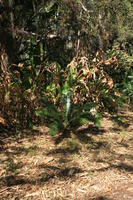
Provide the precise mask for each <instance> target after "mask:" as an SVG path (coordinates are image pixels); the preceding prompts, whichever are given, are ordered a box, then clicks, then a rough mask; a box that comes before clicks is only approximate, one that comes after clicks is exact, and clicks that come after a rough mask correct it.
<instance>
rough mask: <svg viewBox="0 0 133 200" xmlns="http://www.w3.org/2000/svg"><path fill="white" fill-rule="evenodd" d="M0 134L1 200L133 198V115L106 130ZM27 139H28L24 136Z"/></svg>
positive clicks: (106, 124)
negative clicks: (56, 133)
mask: <svg viewBox="0 0 133 200" xmlns="http://www.w3.org/2000/svg"><path fill="white" fill-rule="evenodd" d="M5 135H6V134H5V133H4V132H3V133H0V141H1V142H0V199H2V200H4V199H5V200H7V199H12V200H19V199H23V200H30V199H31V200H45V199H50V200H57V199H58V200H67V199H69V200H70V199H72V200H76V199H77V200H80V199H81V200H88V199H89V200H115V199H116V200H117V199H119V200H131V199H133V113H132V112H129V111H125V110H124V112H121V113H120V115H119V117H116V116H114V119H113V121H112V119H111V117H110V116H109V115H108V114H105V116H104V118H103V121H102V127H101V128H100V129H99V130H98V129H96V128H95V127H94V126H93V125H90V126H89V127H88V125H86V126H84V127H81V128H80V129H79V130H75V131H73V133H70V134H69V137H63V136H62V135H58V136H55V137H53V138H52V137H50V136H49V135H48V129H47V128H46V127H45V126H44V127H39V128H36V130H34V131H32V132H30V131H27V130H24V131H22V132H20V133H19V134H17V136H15V135H14V136H12V137H5ZM22 136H23V137H22Z"/></svg>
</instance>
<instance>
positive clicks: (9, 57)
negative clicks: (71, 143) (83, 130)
mask: <svg viewBox="0 0 133 200" xmlns="http://www.w3.org/2000/svg"><path fill="white" fill-rule="evenodd" d="M0 24H1V25H0V48H1V50H0V100H1V104H0V112H1V113H0V115H1V116H2V117H3V118H4V119H6V120H7V124H8V125H18V126H19V125H21V126H24V127H25V126H27V127H30V128H32V127H33V124H36V123H38V122H39V121H40V118H39V116H41V120H42V122H44V121H45V122H46V123H49V124H50V127H51V134H52V135H53V134H55V133H56V132H60V131H64V130H65V129H70V128H71V127H75V126H80V125H82V124H84V123H86V122H87V121H88V120H90V121H92V122H93V123H95V124H96V125H97V126H99V125H100V115H101V114H102V111H103V110H107V111H108V112H110V113H111V112H116V111H117V108H118V106H119V105H121V103H122V102H124V101H125V100H128V101H129V100H130V101H132V98H133V92H132V89H133V83H132V82H133V81H132V80H133V69H132V66H133V51H132V49H133V33H132V28H133V3H132V1H129V0H122V1H120V0H114V1H110V0H105V1H96V0H95V1H92V0H91V1H87V0H82V1H81V0H74V1H73V0H50V1H46V0H45V1H44V0H39V1H37V0H24V1H21V0H8V1H4V0H2V1H0ZM42 116H43V118H42Z"/></svg>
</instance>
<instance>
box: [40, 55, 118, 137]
mask: <svg viewBox="0 0 133 200" xmlns="http://www.w3.org/2000/svg"><path fill="white" fill-rule="evenodd" d="M107 67H108V68H109V67H114V70H116V68H117V67H118V63H117V59H116V57H112V58H109V59H103V58H102V55H101V54H100V52H98V53H97V55H96V57H95V58H94V59H93V61H92V62H89V60H88V58H86V57H81V58H77V57H75V58H74V59H73V60H72V61H71V63H70V64H68V65H67V67H66V68H65V69H63V68H62V67H61V66H60V65H59V64H58V63H52V64H51V65H49V68H48V69H47V71H46V77H49V82H48V81H47V85H46V91H45V97H43V98H41V106H40V108H39V109H38V110H37V115H38V116H39V117H44V119H45V121H46V122H47V124H48V125H49V128H50V134H51V135H54V134H56V133H58V132H66V131H67V130H71V129H73V128H77V127H80V126H81V125H83V124H86V123H87V122H88V121H91V122H93V123H94V124H95V125H96V126H97V127H99V126H100V119H101V116H100V114H99V111H101V108H107V107H108V109H111V108H112V107H116V106H117V104H118V103H119V98H120V94H119V92H118V91H117V90H116V89H115V86H114V82H113V79H112V77H111V76H110V75H109V73H108V72H106V70H105V69H106V68H107Z"/></svg>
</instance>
